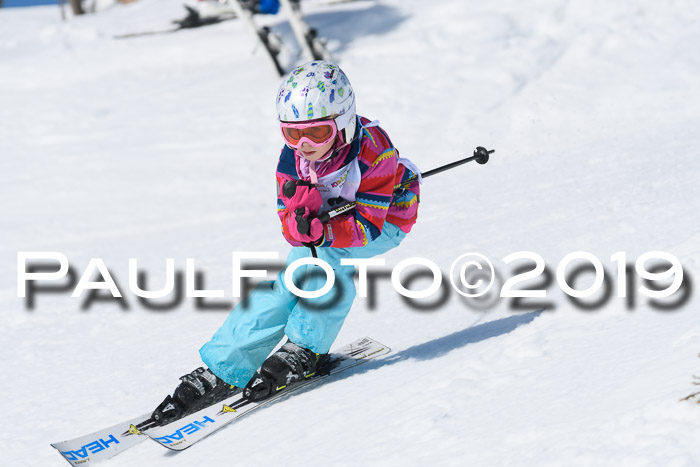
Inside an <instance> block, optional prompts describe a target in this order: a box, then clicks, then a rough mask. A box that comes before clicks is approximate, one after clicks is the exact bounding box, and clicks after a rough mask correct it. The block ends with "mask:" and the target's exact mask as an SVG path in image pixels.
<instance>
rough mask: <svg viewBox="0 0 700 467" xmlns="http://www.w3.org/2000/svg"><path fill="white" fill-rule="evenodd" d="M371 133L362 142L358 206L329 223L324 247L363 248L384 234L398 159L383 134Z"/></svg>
mask: <svg viewBox="0 0 700 467" xmlns="http://www.w3.org/2000/svg"><path fill="white" fill-rule="evenodd" d="M365 131H368V130H365ZM369 131H371V132H372V133H373V134H372V135H371V136H372V137H368V138H365V139H364V140H363V141H362V149H361V151H360V154H359V155H358V156H357V157H358V162H359V165H360V171H361V172H362V180H361V182H360V186H359V188H358V190H357V193H356V195H355V201H356V202H357V205H356V206H355V209H354V211H352V212H351V213H349V214H345V215H340V216H337V217H334V218H333V219H331V220H330V221H329V222H328V223H326V226H325V232H324V234H325V239H324V243H323V244H322V246H324V247H333V248H348V247H361V246H365V245H367V244H368V243H369V242H371V241H373V240H375V239H376V238H377V237H379V235H380V234H381V233H382V227H383V225H384V221H385V220H386V217H387V213H388V211H389V206H390V205H391V199H392V196H393V191H394V180H395V176H396V169H397V166H398V155H397V153H396V150H395V149H394V148H393V147H391V146H390V143H389V142H388V139H385V138H384V135H383V132H382V131H381V130H379V129H378V128H376V129H375V128H370V129H369ZM369 131H368V132H369ZM387 146H388V147H387ZM382 149H383V150H382ZM380 150H381V152H379V151H380Z"/></svg>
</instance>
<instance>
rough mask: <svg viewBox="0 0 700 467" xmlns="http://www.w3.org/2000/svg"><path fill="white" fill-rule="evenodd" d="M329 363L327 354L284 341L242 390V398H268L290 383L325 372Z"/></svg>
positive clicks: (254, 399) (253, 400)
mask: <svg viewBox="0 0 700 467" xmlns="http://www.w3.org/2000/svg"><path fill="white" fill-rule="evenodd" d="M329 364H330V355H328V354H317V353H314V352H312V351H311V350H308V349H305V348H303V347H299V346H298V345H296V344H295V343H293V342H292V341H287V342H286V343H285V344H284V345H283V346H282V347H280V349H279V350H278V351H277V352H275V353H274V354H272V355H270V356H269V357H267V360H265V361H264V362H263V364H262V366H261V367H260V369H259V370H258V371H257V372H256V373H255V375H253V377H252V378H251V379H250V381H249V382H248V384H247V385H246V387H245V389H244V390H243V398H244V399H248V400H249V401H252V402H257V401H261V400H263V399H267V398H268V397H270V396H271V395H273V394H274V393H276V392H277V391H280V390H282V389H284V388H286V387H287V386H289V385H290V384H294V383H296V382H298V381H303V380H305V379H307V378H311V377H312V376H314V375H322V374H324V373H327V372H328V371H330V370H329V366H330V365H329Z"/></svg>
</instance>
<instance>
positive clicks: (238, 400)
mask: <svg viewBox="0 0 700 467" xmlns="http://www.w3.org/2000/svg"><path fill="white" fill-rule="evenodd" d="M390 351H391V349H390V348H389V347H387V346H385V345H384V344H380V343H379V342H377V341H375V340H373V339H370V338H369V337H365V338H363V339H359V340H357V341H355V342H353V343H351V344H348V345H346V346H345V347H342V348H341V349H339V350H337V351H336V352H334V353H333V354H332V356H331V358H332V359H336V362H337V366H335V368H333V369H332V370H331V371H330V374H328V375H323V376H315V377H312V378H309V379H307V380H306V381H302V382H300V383H296V384H294V385H292V386H289V387H288V388H286V389H283V390H281V391H279V392H278V393H277V394H275V395H274V396H272V397H269V398H267V399H265V400H263V401H260V402H249V401H246V400H245V399H243V398H242V397H241V396H240V395H236V396H233V397H231V398H229V399H227V400H225V401H224V402H220V403H218V404H216V405H214V406H211V407H207V408H205V409H203V410H200V411H199V412H197V413H194V414H192V415H189V416H187V417H184V418H181V419H180V420H177V421H176V422H173V423H171V424H169V425H166V426H162V427H156V428H152V429H149V430H148V431H146V432H145V434H146V435H147V436H148V437H149V438H151V439H152V440H154V441H155V442H157V443H158V444H160V445H162V446H164V447H166V448H168V449H171V450H174V451H182V450H183V449H187V448H188V447H190V446H192V445H193V444H194V443H196V442H197V441H200V440H201V439H203V438H204V437H206V436H208V435H210V434H212V433H214V432H216V431H217V430H219V429H221V428H223V427H224V426H226V425H228V424H229V423H232V422H234V421H236V420H238V419H240V418H242V417H243V416H245V415H247V414H249V413H251V412H253V411H254V410H256V409H259V408H260V407H263V406H265V405H267V404H270V403H271V402H273V401H275V400H277V399H279V398H280V397H284V396H285V395H287V394H290V393H292V392H295V391H298V390H299V389H301V388H304V387H306V386H309V385H312V384H315V383H318V382H320V381H322V380H324V379H325V378H326V377H328V376H330V375H334V374H336V373H339V372H341V371H344V370H347V369H348V368H352V367H354V366H356V365H359V364H361V363H364V362H366V361H367V360H370V359H372V358H375V357H379V356H381V355H385V354H387V353H389V352H390Z"/></svg>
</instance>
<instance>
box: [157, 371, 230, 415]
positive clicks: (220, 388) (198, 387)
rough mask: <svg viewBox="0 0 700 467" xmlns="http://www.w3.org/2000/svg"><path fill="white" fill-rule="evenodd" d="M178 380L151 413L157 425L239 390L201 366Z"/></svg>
mask: <svg viewBox="0 0 700 467" xmlns="http://www.w3.org/2000/svg"><path fill="white" fill-rule="evenodd" d="M180 381H181V383H180V384H179V385H178V386H177V388H175V392H174V393H173V395H172V396H168V397H166V398H165V400H164V401H163V402H161V404H160V405H159V406H158V408H157V409H156V410H155V411H154V412H153V414H152V415H151V419H152V420H153V421H154V422H156V424H157V425H160V426H163V425H167V424H168V423H172V422H174V421H175V420H179V419H181V418H182V417H185V416H187V415H190V414H192V413H194V412H197V411H198V410H201V409H203V408H205V407H208V406H210V405H213V404H216V403H217V402H221V401H223V400H224V399H228V398H229V397H231V396H233V395H234V394H237V393H239V392H240V391H241V389H240V388H237V387H236V386H232V385H230V384H226V383H225V382H224V381H223V380H222V379H220V378H219V377H218V376H216V375H215V374H214V373H212V372H211V370H210V369H208V368H207V369H204V368H202V367H199V368H197V369H196V370H194V371H193V372H192V373H188V374H186V375H185V376H181V377H180Z"/></svg>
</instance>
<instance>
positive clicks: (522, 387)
mask: <svg viewBox="0 0 700 467" xmlns="http://www.w3.org/2000/svg"><path fill="white" fill-rule="evenodd" d="M306 11H307V13H308V21H309V23H310V24H311V25H313V26H316V27H317V28H318V29H319V31H320V32H321V34H322V35H325V36H326V37H328V38H329V47H330V48H331V50H332V52H333V53H334V56H335V57H336V59H337V60H338V62H339V63H340V64H341V66H342V67H343V68H344V70H345V71H346V72H347V74H348V76H349V77H350V79H351V80H352V83H353V87H354V89H355V91H356V93H357V96H358V109H359V111H360V113H362V114H363V115H366V116H368V117H369V118H378V119H381V122H382V126H383V127H384V128H385V129H386V130H387V131H388V132H389V134H390V135H391V137H392V139H393V141H394V142H395V144H396V145H397V147H398V148H399V149H400V151H401V154H402V155H403V156H406V157H410V158H411V159H412V160H413V161H414V162H416V163H418V164H419V166H421V167H422V168H423V169H430V168H432V167H436V166H438V165H441V164H444V163H447V162H451V161H452V160H455V159H457V158H460V157H464V156H467V155H469V153H470V152H471V150H472V149H473V147H474V146H476V145H484V146H487V147H493V148H496V150H497V152H496V154H494V156H493V159H492V161H491V162H490V163H489V164H488V165H486V166H483V167H481V166H475V165H471V164H470V165H467V166H465V167H462V168H459V169H455V170H454V171H450V172H446V173H444V174H441V175H438V176H436V178H434V179H429V180H426V182H425V185H424V186H423V195H422V204H421V211H420V219H419V223H418V224H417V226H416V227H415V228H414V231H413V232H412V233H411V234H410V236H409V237H408V238H407V240H406V241H405V243H404V244H403V245H402V247H401V248H399V249H397V250H394V251H392V252H390V253H389V254H387V255H386V260H387V265H389V266H391V265H394V264H396V263H398V262H399V261H400V260H402V259H404V258H407V257H409V256H421V257H425V258H429V259H431V260H432V261H435V262H436V263H437V264H438V265H439V266H440V267H441V268H442V270H443V271H448V270H449V267H450V264H451V263H452V261H453V260H454V259H455V258H457V257H458V256H459V255H460V254H462V253H466V252H470V251H476V252H480V253H482V254H485V255H487V256H488V257H489V258H491V259H492V261H494V263H496V264H497V267H498V269H499V272H500V273H501V275H502V276H505V277H507V276H509V275H512V274H510V272H509V271H510V269H508V268H507V267H506V266H505V265H504V264H503V263H502V261H501V258H503V257H505V256H506V255H508V254H510V253H512V252H516V251H520V250H530V251H533V252H536V253H538V254H540V255H541V256H542V257H543V258H544V259H545V260H546V262H547V265H548V267H549V268H550V269H551V270H552V271H554V270H555V269H556V265H557V263H558V262H559V261H560V260H561V258H562V257H564V256H565V255H566V254H567V253H570V252H573V251H577V250H585V251H589V252H591V253H593V254H594V255H596V256H597V257H598V258H600V260H601V261H602V262H603V264H604V265H605V267H606V270H607V271H608V272H609V273H610V274H611V276H612V280H613V284H615V282H614V280H615V279H614V272H615V266H614V263H612V262H611V261H610V256H611V255H613V254H614V253H616V252H618V251H625V252H627V255H628V258H630V259H631V261H634V259H635V258H637V257H638V256H639V255H640V254H642V253H644V252H646V251H653V250H661V251H667V252H669V253H671V254H673V255H675V256H677V257H678V258H679V259H680V260H681V262H682V264H683V267H684V270H685V275H686V280H687V281H689V282H691V283H692V282H694V281H695V280H696V279H695V278H697V277H698V276H700V265H699V261H700V227H699V225H700V222H698V221H700V214H698V213H699V212H700V193H699V190H698V180H700V160H698V157H697V149H696V148H697V147H698V145H699V144H700V134H699V133H698V130H697V129H698V128H700V104H699V103H700V79H698V75H699V73H700V60H698V55H697V52H696V48H695V47H696V44H698V43H699V41H700V31H699V30H698V28H697V24H698V20H700V5H698V4H697V3H695V2H690V1H680V0H679V1H668V2H652V1H644V2H603V1H592V2H583V1H567V0H550V1H536V2H529V3H528V4H527V6H525V5H523V4H522V2H516V1H513V0H501V1H498V2H462V1H459V0H446V1H442V2H425V1H418V0H404V1H398V0H385V1H381V2H372V1H358V2H352V3H340V4H333V5H328V4H324V3H321V2H317V3H311V4H310V5H309V6H308V8H307V9H306ZM183 15H184V10H183V9H182V7H181V6H180V5H179V4H178V2H169V1H166V0H140V1H138V2H135V3H133V4H130V5H126V6H113V7H109V6H108V5H105V6H104V8H102V11H101V12H100V14H98V15H92V16H85V17H82V18H74V19H72V20H70V21H69V22H67V23H60V22H59V15H58V11H57V9H56V8H54V7H36V8H27V9H12V10H0V57H1V61H0V67H1V68H0V70H1V71H2V72H1V73H0V122H1V123H0V194H1V196H0V214H1V215H0V232H1V233H2V234H1V241H0V261H2V263H1V264H2V265H3V267H2V269H0V309H2V310H3V311H4V315H5V323H4V325H3V326H2V328H1V329H0V345H1V348H2V354H3V356H2V360H1V361H2V364H1V365H2V366H1V367H0V368H1V369H2V374H3V375H4V376H5V378H6V379H7V380H6V381H5V382H3V384H2V387H3V389H2V397H0V413H2V414H3V421H4V423H3V424H2V427H0V464H2V465H41V466H45V465H64V464H63V462H64V461H63V460H62V459H61V458H60V456H59V455H58V454H57V453H56V452H55V451H54V450H53V449H52V448H51V447H50V446H49V443H50V442H55V441H61V440H64V439H68V438H72V437H75V436H78V435H82V434H85V433H88V432H90V431H93V430H96V429H98V428H101V427H103V426H107V425H110V424H113V423H116V422H118V421H121V420H123V419H126V418H129V417H132V416H135V415H138V414H140V413H144V412H146V411H148V410H150V409H152V408H153V407H155V405H157V403H158V402H160V400H161V399H162V397H164V396H165V395H166V393H167V392H168V391H170V390H172V389H173V388H174V386H175V385H176V383H177V377H178V376H180V375H182V374H184V373H185V372H188V371H190V370H192V369H193V368H195V367H196V366H198V365H199V359H198V354H197V349H198V348H199V347H200V346H201V344H202V343H203V342H205V341H206V340H207V339H208V338H209V337H210V336H211V334H212V333H213V332H214V330H215V329H216V328H217V326H218V325H219V324H220V323H221V322H222V321H223V319H224V318H225V316H226V311H225V310H220V311H201V310H197V309H196V306H195V302H194V300H193V299H186V300H184V301H183V303H182V304H181V305H180V306H179V307H176V308H175V309H173V310H170V311H153V310H148V309H146V308H144V307H143V305H141V304H140V303H139V302H138V301H137V300H136V298H135V297H134V296H133V294H130V293H129V292H128V265H127V262H128V259H129V258H138V259H139V267H140V268H142V269H143V270H145V271H148V273H149V284H151V283H152V284H153V287H156V286H157V285H159V284H162V283H163V282H164V277H165V274H164V267H163V265H164V261H165V259H166V258H169V257H172V258H175V259H176V269H179V270H184V265H185V260H186V259H187V258H194V259H195V260H196V265H197V269H198V270H200V271H203V272H204V273H205V280H206V286H207V287H208V288H219V289H224V290H226V291H227V296H228V295H229V292H230V281H231V265H230V263H231V260H230V254H231V252H232V251H234V250H237V251H268V250H269V251H279V252H280V255H281V257H284V255H285V254H286V252H287V250H288V247H287V246H286V245H285V244H284V241H283V239H282V238H281V236H280V235H279V227H278V220H277V217H276V214H275V211H274V204H275V199H274V181H273V171H274V169H275V164H276V156H277V154H278V152H279V149H280V147H281V140H280V138H279V133H278V131H279V130H278V129H277V126H276V121H275V112H274V105H273V103H274V96H275V92H276V90H277V86H278V84H279V83H278V78H277V77H276V76H275V74H274V71H273V70H272V69H271V67H270V65H269V64H268V63H267V62H266V60H265V59H264V57H263V56H262V51H261V50H257V51H256V45H255V43H254V41H253V39H252V38H251V37H250V36H249V34H248V33H247V31H246V29H245V28H244V25H243V24H241V23H240V22H237V21H229V22H224V23H221V24H217V25H214V26H210V27H206V28H201V29H197V30H187V31H182V32H179V33H177V34H172V35H154V36H147V37H142V38H134V39H130V40H114V39H113V38H112V36H113V35H116V34H124V33H128V32H136V31H141V30H155V29H167V28H168V27H170V24H169V21H170V20H171V19H175V18H180V17H182V16H183ZM264 22H266V23H268V24H270V25H271V26H272V28H273V30H275V31H277V32H279V33H281V34H282V35H283V36H284V37H285V38H287V39H289V40H290V41H291V32H290V29H289V27H288V26H287V25H286V23H285V22H284V21H283V18H276V17H272V18H265V19H264ZM290 47H291V48H292V49H293V46H290ZM286 52H287V53H288V54H291V53H293V52H294V50H288V51H286ZM18 251H59V252H62V253H63V254H65V255H66V256H67V257H68V258H69V260H70V262H71V265H72V266H73V268H74V269H75V271H76V273H77V274H78V275H80V274H81V273H82V271H83V270H84V268H85V267H86V265H87V264H88V261H89V260H90V258H94V257H98V258H102V259H103V260H104V261H105V263H106V264H107V266H108V267H109V269H110V271H111V272H112V273H113V275H114V277H115V278H116V279H117V282H118V283H119V286H120V288H121V289H122V290H123V291H126V292H125V296H126V302H127V303H128V306H129V309H128V310H123V309H122V308H120V307H119V306H118V305H116V304H115V303H104V302H103V303H99V302H98V303H93V304H92V306H91V307H90V308H89V309H87V310H81V305H82V304H83V301H82V299H76V298H71V297H70V291H64V292H62V293H56V294H51V295H49V294H41V295H39V296H38V298H37V300H36V303H35V308H34V309H33V310H28V309H27V303H26V302H25V301H24V300H22V299H20V298H18V297H17V277H16V276H17V266H16V261H17V260H16V257H17V252H18ZM535 282H536V281H533V282H532V283H531V284H532V285H531V287H534V285H535ZM419 285H420V282H419V281H416V284H415V286H416V287H417V286H419ZM584 285H585V284H583V282H582V286H584ZM637 285H638V284H637ZM447 290H449V289H447ZM613 290H616V289H615V288H614V285H613ZM548 293H549V296H548V298H547V299H546V300H547V301H549V302H550V303H551V304H553V305H554V306H555V308H554V309H553V310H550V311H547V312H545V313H523V312H519V313H514V312H512V311H511V310H510V309H509V302H508V301H507V300H505V299H503V300H500V301H498V302H497V303H496V304H494V305H493V306H492V307H490V309H489V310H488V311H478V310H475V309H474V308H473V307H470V306H468V305H467V304H465V302H464V301H462V300H461V299H460V297H459V296H458V295H457V294H456V293H454V292H452V293H450V294H449V295H448V296H447V299H446V301H445V302H444V303H442V304H441V306H439V307H437V309H434V310H432V311H417V310H415V309H412V308H411V307H409V306H407V304H406V303H405V302H404V301H403V300H401V298H400V297H399V296H398V295H397V294H396V293H395V292H394V291H393V290H392V289H391V287H390V284H389V281H388V280H386V279H384V280H382V281H381V282H379V287H378V293H377V296H376V306H372V304H371V303H370V302H369V301H368V300H366V299H358V300H357V301H356V304H355V307H354V309H353V311H352V312H351V314H350V316H349V317H348V319H347V321H346V325H345V327H344V328H343V330H342V331H341V334H340V336H339V337H338V340H337V343H338V344H342V343H343V342H345V341H350V340H352V339H354V338H357V337H360V336H362V335H370V336H372V337H374V338H375V339H377V340H379V341H381V342H384V343H386V344H388V345H389V346H391V347H392V348H393V349H394V352H393V354H392V355H391V356H389V357H388V358H385V359H382V360H379V361H377V362H374V363H370V364H367V365H364V366H363V367H362V368H361V370H359V371H358V372H355V373H351V374H348V375H344V376H343V377H342V378H341V379H338V380H335V381H333V382H330V383H329V384H326V385H324V386H323V387H319V388H318V389H317V390H313V391H309V392H304V393H302V394H300V395H297V396H295V397H293V398H290V399H288V400H287V401H285V402H284V403H283V404H276V405H274V406H271V407H269V408H267V409H265V410H263V411H261V412H260V413H257V414H255V415H254V416H252V417H251V418H250V419H248V420H246V421H245V422H243V423H241V424H238V425H232V426H230V427H228V428H226V429H225V430H223V431H222V432H220V433H219V434H217V435H215V436H213V437H211V438H209V439H208V440H206V441H204V442H202V444H201V445H198V446H197V447H195V448H193V449H191V450H188V451H185V452H183V453H180V454H177V455H171V454H169V453H166V452H164V450H162V449H161V448H159V447H158V446H155V445H152V444H149V443H142V444H141V445H139V446H137V447H135V448H134V449H132V450H131V451H128V452H126V453H124V454H122V455H120V456H118V457H116V458H114V459H113V460H111V461H110V462H109V463H110V465H114V466H117V465H125V466H126V465H129V466H131V465H168V466H179V465H191V464H193V463H201V464H202V465H209V464H217V465H219V464H222V465H229V464H234V463H236V464H239V465H263V464H266V465H269V464H270V463H281V462H284V463H285V464H287V465H361V464H368V465H426V464H431V465H432V464H444V465H484V466H493V465H538V466H540V465H551V466H560V465H581V466H584V465H586V466H587V465H592V466H600V465H611V466H613V465H614V466H620V465H624V466H627V465H629V466H646V465H659V466H685V465H698V464H700V444H699V443H698V442H697V440H698V439H700V424H699V423H698V417H699V416H700V407H699V406H698V405H697V404H693V403H692V402H683V403H681V402H679V399H680V398H681V397H683V396H685V395H687V394H688V393H690V392H692V390H693V386H692V385H691V375H692V374H693V372H695V373H696V374H697V373H698V371H697V369H698V364H700V361H699V360H698V359H697V354H698V352H699V351H700V324H699V323H698V319H697V309H698V300H697V298H696V296H695V295H694V294H693V293H691V295H690V299H689V300H688V301H687V303H685V305H683V306H682V307H680V308H679V309H678V310H676V311H672V312H671V311H659V310H655V309H652V308H651V307H650V306H649V304H648V301H647V299H645V298H643V297H641V296H639V295H638V294H636V295H635V296H636V300H635V306H634V307H633V309H631V310H630V309H628V307H627V303H628V301H626V300H625V299H621V298H616V297H615V296H614V294H613V297H612V298H610V299H609V301H608V302H607V303H606V304H605V305H604V306H601V307H598V308H597V309H596V310H594V311H585V310H582V309H580V308H577V307H575V306H573V305H572V304H571V303H570V301H569V300H567V299H566V297H564V295H563V293H561V292H557V287H556V284H553V285H552V286H550V288H549V292H548ZM231 300H232V299H231V298H230V297H228V298H226V299H223V300H219V301H223V302H225V301H231ZM225 308H228V307H227V306H225Z"/></svg>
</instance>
